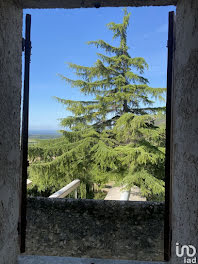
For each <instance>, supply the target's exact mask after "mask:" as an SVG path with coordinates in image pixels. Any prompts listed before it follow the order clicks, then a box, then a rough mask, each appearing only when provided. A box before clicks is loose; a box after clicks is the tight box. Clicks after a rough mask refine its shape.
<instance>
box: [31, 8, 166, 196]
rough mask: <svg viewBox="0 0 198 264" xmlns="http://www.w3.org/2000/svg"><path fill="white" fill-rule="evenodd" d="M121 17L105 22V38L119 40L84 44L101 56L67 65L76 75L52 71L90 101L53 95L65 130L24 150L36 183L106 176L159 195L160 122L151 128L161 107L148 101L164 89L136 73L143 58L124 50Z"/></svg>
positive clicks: (100, 179) (159, 97)
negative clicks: (113, 43)
mask: <svg viewBox="0 0 198 264" xmlns="http://www.w3.org/2000/svg"><path fill="white" fill-rule="evenodd" d="M129 19H130V13H128V12H127V10H126V9H124V17H123V21H122V23H120V24H116V23H114V22H111V23H109V24H108V25H107V27H108V28H109V30H111V31H112V32H113V39H118V40H119V46H118V47H114V46H111V45H110V44H108V43H106V42H105V41H103V40H97V41H90V42H88V44H89V45H95V46H96V47H97V48H99V49H101V50H104V51H105V54H102V53H97V55H98V57H99V59H98V60H97V61H96V63H95V64H94V65H93V66H91V67H88V66H81V65H77V64H73V63H69V64H68V65H69V67H70V68H71V69H73V70H74V71H75V74H76V76H77V77H78V79H77V80H72V79H69V78H67V77H65V76H63V75H60V76H61V78H62V79H63V80H65V81H66V82H67V83H68V84H69V85H71V87H76V88H78V89H80V91H81V93H83V94H84V95H91V96H92V98H93V99H92V100H91V101H74V100H69V99H61V98H57V97H56V99H57V100H58V101H59V102H60V103H62V104H64V105H66V109H67V110H69V111H70V112H71V116H68V117H66V118H63V119H62V120H61V125H62V126H63V127H65V128H66V130H65V131H62V133H63V138H61V139H57V140H54V141H51V142H50V144H49V142H48V141H47V143H46V144H45V143H44V144H43V143H42V144H40V145H38V146H36V147H33V148H31V149H30V152H29V153H30V154H29V155H30V159H32V161H34V162H33V164H32V165H31V167H30V172H31V173H32V175H34V180H36V179H37V180H36V181H35V182H37V183H39V185H40V188H41V189H43V188H46V186H52V187H53V188H54V189H57V188H59V187H61V186H62V185H65V183H67V182H69V181H71V180H72V179H75V178H80V179H81V181H82V183H84V185H87V186H90V185H91V183H93V182H95V183H100V184H101V183H105V182H107V181H109V180H110V179H113V180H116V182H117V183H119V184H124V185H126V186H127V188H129V187H131V186H133V185H134V184H136V185H138V186H140V188H141V190H142V193H143V194H144V195H145V196H146V197H147V198H148V199H158V200H161V199H163V196H164V181H163V180H164V152H165V149H164V142H165V140H164V137H165V136H164V135H165V133H164V132H165V128H164V126H162V125H161V126H160V127H158V126H156V125H155V120H156V118H158V115H159V113H163V111H164V109H165V108H164V107H155V105H154V103H155V100H163V95H164V92H165V89H164V88H152V87H150V86H149V82H148V80H147V79H146V78H145V77H144V76H143V73H144V70H145V69H147V68H148V65H147V63H146V62H145V60H144V59H143V58H141V57H138V58H132V57H131V56H130V54H129V52H128V50H129V47H128V46H127V28H128V26H129ZM38 157H39V160H38ZM35 175H37V177H35ZM82 186H83V185H82ZM82 192H83V193H85V191H83V190H82ZM84 195H85V194H84Z"/></svg>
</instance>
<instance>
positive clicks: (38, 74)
mask: <svg viewBox="0 0 198 264" xmlns="http://www.w3.org/2000/svg"><path fill="white" fill-rule="evenodd" d="M172 10H175V7H142V8H128V11H130V12H131V13H132V15H131V20H130V26H129V29H128V46H129V47H130V51H129V52H130V55H131V56H132V57H144V58H145V60H146V61H147V63H148V64H149V70H148V71H146V72H145V77H147V78H148V79H149V81H150V86H152V87H166V67H167V48H166V45H167V37H168V12H169V11H172ZM27 13H28V14H31V15H32V32H31V38H32V57H31V66H30V121H29V128H30V130H58V129H61V127H60V126H59V122H58V119H59V118H62V117H65V116H67V115H68V114H69V113H68V112H66V110H65V108H64V107H63V106H62V105H61V104H59V103H58V102H56V101H55V99H53V96H58V97H61V98H67V99H71V100H80V99H81V100H85V99H88V98H85V97H84V96H83V95H82V94H81V93H80V92H79V91H78V90H77V89H76V88H71V87H70V86H69V85H68V84H66V83H65V82H64V81H62V80H61V79H60V78H59V77H58V76H57V74H58V73H60V74H63V75H65V76H67V77H69V78H75V75H74V74H73V72H72V71H71V69H69V68H68V67H67V65H66V62H73V63H76V64H80V65H84V66H91V65H92V64H93V63H94V62H95V61H96V59H97V55H96V52H99V50H98V49H96V48H95V47H92V46H88V45H87V44H86V42H87V41H90V40H98V39H103V40H105V41H106V42H109V43H111V44H114V45H115V42H113V40H112V33H111V31H109V30H108V29H107V27H106V24H107V23H109V22H112V21H114V22H116V23H120V22H121V21H122V17H123V12H122V8H99V9H91V8H88V9H71V10H64V9H52V10H38V9H35V10H25V11H24V19H25V14H27Z"/></svg>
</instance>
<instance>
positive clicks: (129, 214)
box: [26, 198, 164, 260]
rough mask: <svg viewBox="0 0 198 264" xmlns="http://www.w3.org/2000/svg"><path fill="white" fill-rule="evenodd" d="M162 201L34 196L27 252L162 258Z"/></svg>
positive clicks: (100, 256)
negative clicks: (120, 200)
mask: <svg viewBox="0 0 198 264" xmlns="http://www.w3.org/2000/svg"><path fill="white" fill-rule="evenodd" d="M163 219H164V204H162V203H150V202H119V201H102V200H100V201H99V200H98V201H96V200H72V199H49V198H30V199H29V200H28V211H27V240H26V242H27V251H26V254H27V255H31V254H35V255H54V256H73V257H90V258H92V257H93V258H110V259H112V258H113V259H135V260H163V221H164V220H163Z"/></svg>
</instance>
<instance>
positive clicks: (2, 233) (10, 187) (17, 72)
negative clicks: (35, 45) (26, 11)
mask: <svg viewBox="0 0 198 264" xmlns="http://www.w3.org/2000/svg"><path fill="white" fill-rule="evenodd" d="M21 31H22V9H20V8H19V7H17V6H16V5H15V4H14V3H13V2H12V1H11V0H0V264H14V263H16V258H17V254H18V233H17V223H18V215H19V175H20V148H19V131H20V94H21Z"/></svg>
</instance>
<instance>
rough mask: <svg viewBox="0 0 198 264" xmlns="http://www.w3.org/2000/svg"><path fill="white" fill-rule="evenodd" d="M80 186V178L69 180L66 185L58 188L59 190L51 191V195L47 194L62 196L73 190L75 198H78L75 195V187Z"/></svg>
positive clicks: (52, 196) (56, 196)
mask: <svg viewBox="0 0 198 264" xmlns="http://www.w3.org/2000/svg"><path fill="white" fill-rule="evenodd" d="M78 186H80V180H78V179H77V180H74V181H72V182H70V183H69V184H68V185H66V186H65V187H63V188H62V189H60V190H59V191H57V192H55V193H53V194H52V195H50V196H49V198H64V197H65V196H67V195H68V194H70V193H71V192H72V191H75V198H76V199H77V198H78V195H77V188H78Z"/></svg>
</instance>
